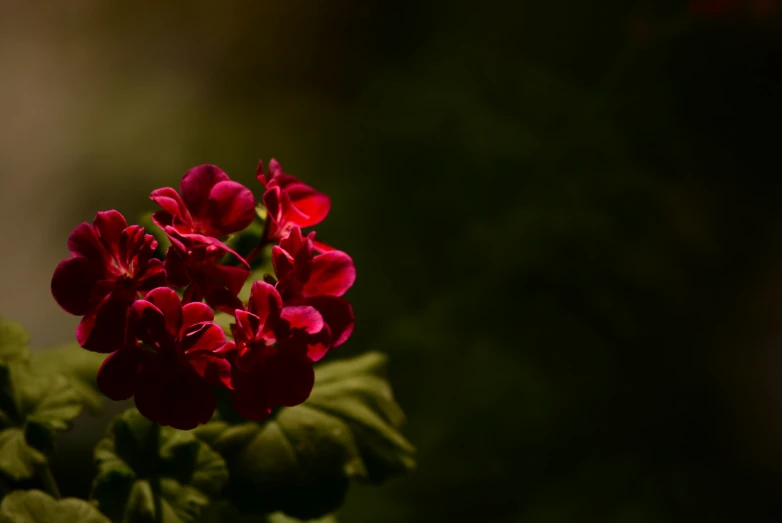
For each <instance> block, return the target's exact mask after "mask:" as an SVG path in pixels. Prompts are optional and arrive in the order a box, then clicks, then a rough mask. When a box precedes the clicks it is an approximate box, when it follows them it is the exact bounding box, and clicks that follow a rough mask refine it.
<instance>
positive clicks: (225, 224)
mask: <svg viewBox="0 0 782 523" xmlns="http://www.w3.org/2000/svg"><path fill="white" fill-rule="evenodd" d="M208 213H209V215H210V217H211V227H212V229H213V230H214V232H217V233H218V234H216V236H222V235H224V234H231V233H234V232H237V231H241V230H243V229H246V228H247V226H248V225H250V223H252V221H253V219H254V218H255V197H254V196H253V193H252V191H250V189H248V188H247V187H245V186H244V185H242V184H240V183H238V182H234V181H229V180H226V181H222V182H219V183H217V184H216V185H215V186H214V187H212V190H211V193H210V195H209V208H208Z"/></svg>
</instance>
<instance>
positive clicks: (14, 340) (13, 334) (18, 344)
mask: <svg viewBox="0 0 782 523" xmlns="http://www.w3.org/2000/svg"><path fill="white" fill-rule="evenodd" d="M29 342H30V335H29V334H27V331H26V330H25V329H24V327H22V326H21V324H19V323H16V322H15V321H10V320H6V319H3V317H2V316H0V363H7V362H10V361H18V360H22V361H25V360H27V359H28V358H29V357H30V350H29V349H28V348H27V345H28V343H29Z"/></svg>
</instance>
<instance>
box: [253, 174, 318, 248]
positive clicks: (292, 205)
mask: <svg viewBox="0 0 782 523" xmlns="http://www.w3.org/2000/svg"><path fill="white" fill-rule="evenodd" d="M256 176H257V178H258V181H260V182H261V183H262V184H263V185H264V186H265V187H266V192H265V193H264V194H263V203H264V205H265V206H266V210H267V211H268V213H269V219H270V221H271V223H270V230H269V231H268V238H269V239H280V238H283V237H285V236H286V235H287V234H288V232H289V231H290V228H291V227H293V226H294V225H297V226H299V227H311V226H313V225H317V224H318V223H320V222H322V221H323V220H324V219H325V218H326V216H327V215H328V213H329V210H331V200H330V199H329V197H328V196H326V195H325V194H323V193H321V192H318V191H316V190H315V189H313V188H312V187H310V186H309V185H307V184H305V183H303V182H302V181H301V180H299V179H298V178H296V177H295V176H291V175H290V174H285V173H283V171H282V167H281V166H280V164H279V162H278V161H277V160H275V159H272V160H271V161H270V162H269V175H268V176H267V175H266V174H264V171H263V162H258V169H257V172H256Z"/></svg>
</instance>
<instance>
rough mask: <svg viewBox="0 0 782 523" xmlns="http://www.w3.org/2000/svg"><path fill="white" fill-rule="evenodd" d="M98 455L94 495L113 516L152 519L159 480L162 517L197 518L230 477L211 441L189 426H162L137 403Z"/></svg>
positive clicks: (169, 521)
mask: <svg viewBox="0 0 782 523" xmlns="http://www.w3.org/2000/svg"><path fill="white" fill-rule="evenodd" d="M158 429H159V430H160V435H159V440H157V439H156V435H155V432H154V431H155V430H158ZM95 461H96V465H97V467H98V474H97V477H96V478H95V481H94V482H93V487H92V498H93V499H94V500H96V501H97V502H98V504H99V505H98V506H99V507H100V508H101V510H102V511H103V512H104V513H105V514H106V515H108V516H109V517H110V518H111V519H112V521H127V522H128V523H132V522H142V521H154V516H155V505H154V496H153V492H154V490H155V489H154V486H155V485H156V484H159V487H160V492H161V493H162V496H161V497H162V504H161V505H162V518H163V519H162V521H163V522H165V523H180V522H192V521H196V520H197V519H198V518H199V517H200V514H201V512H202V511H203V509H204V508H205V507H206V506H207V505H208V504H209V501H210V498H211V497H214V496H217V495H219V494H220V492H221V490H222V488H223V486H224V484H225V483H226V481H227V480H228V471H227V469H226V466H225V462H224V460H223V458H222V457H220V455H219V454H217V453H216V452H214V451H213V450H212V449H210V448H209V446H208V445H206V444H204V443H203V442H202V441H200V440H198V439H197V438H196V437H195V436H194V435H193V434H192V433H191V432H186V431H180V430H175V429H172V428H170V427H162V428H159V427H158V426H157V425H156V424H154V423H152V422H150V421H149V420H147V419H146V418H145V417H144V416H142V415H141V414H140V413H139V412H138V411H137V410H136V409H131V410H128V411H126V412H124V413H123V414H122V415H120V416H118V417H117V418H116V419H115V420H114V423H113V424H112V426H111V427H109V430H108V432H107V434H106V436H105V437H104V438H103V439H102V440H101V441H100V442H99V443H98V446H97V447H96V448H95Z"/></svg>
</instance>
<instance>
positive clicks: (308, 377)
mask: <svg viewBox="0 0 782 523" xmlns="http://www.w3.org/2000/svg"><path fill="white" fill-rule="evenodd" d="M247 309H248V310H241V309H239V310H237V311H236V323H235V324H233V325H232V326H231V328H232V331H233V336H234V340H235V341H236V342H235V343H230V342H229V343H227V344H226V345H225V347H224V348H223V349H222V350H221V351H220V352H225V353H226V355H227V356H228V357H229V358H230V359H232V360H233V363H234V365H233V377H232V379H233V386H234V390H233V392H232V393H231V398H232V402H233V405H234V409H236V412H238V413H239V414H241V415H242V416H244V417H245V418H248V419H251V420H260V419H264V418H266V417H267V416H268V415H269V414H270V413H271V410H272V408H273V407H274V406H275V405H283V406H288V407H292V406H294V405H298V404H300V403H302V402H304V400H306V399H307V398H308V397H309V395H310V392H311V391H312V386H313V384H314V382H315V374H314V372H313V370H312V362H313V361H315V360H316V359H318V357H319V356H320V355H322V354H323V353H325V349H324V347H325V348H327V347H328V345H329V342H330V335H329V331H328V327H327V326H326V325H325V324H324V322H323V318H322V317H321V315H320V314H319V313H318V311H316V310H315V309H314V308H313V307H308V306H296V307H283V305H282V298H281V297H280V295H279V293H278V292H277V290H276V289H275V288H274V287H273V286H272V285H269V284H268V283H265V282H262V281H257V282H255V283H253V286H252V289H251V291H250V300H249V302H248V305H247Z"/></svg>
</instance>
